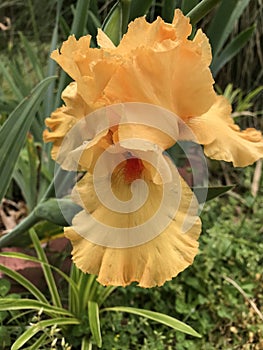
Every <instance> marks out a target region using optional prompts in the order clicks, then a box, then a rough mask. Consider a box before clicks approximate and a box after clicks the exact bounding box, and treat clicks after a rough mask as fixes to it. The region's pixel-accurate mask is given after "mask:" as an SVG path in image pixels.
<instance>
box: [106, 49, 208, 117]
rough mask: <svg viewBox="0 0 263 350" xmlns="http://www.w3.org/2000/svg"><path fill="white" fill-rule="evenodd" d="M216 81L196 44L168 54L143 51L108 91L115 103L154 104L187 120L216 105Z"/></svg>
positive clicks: (116, 74)
mask: <svg viewBox="0 0 263 350" xmlns="http://www.w3.org/2000/svg"><path fill="white" fill-rule="evenodd" d="M213 82H214V80H213V78H212V75H211V72H210V70H209V68H208V66H207V65H206V64H205V62H204V61H203V60H201V58H200V55H199V54H198V53H197V52H196V51H195V50H193V49H192V45H180V46H178V47H176V48H174V49H172V50H169V51H167V52H153V51H152V50H150V49H143V48H141V49H137V51H136V55H135V57H134V58H131V59H130V60H129V61H127V63H125V64H123V65H122V66H121V67H120V68H119V69H118V70H117V71H116V73H115V74H114V75H113V77H112V79H111V80H110V81H109V83H108V85H107V86H106V88H105V90H104V92H105V95H106V96H107V98H108V99H109V101H111V103H118V102H144V103H151V104H154V105H158V106H161V107H163V108H166V109H168V110H170V111H172V112H173V113H175V114H176V115H177V116H179V117H180V118H182V119H187V118H188V117H190V116H195V115H200V114H203V113H205V112H206V111H207V110H208V109H209V108H210V106H211V105H212V104H213V103H214V101H215V92H214V90H213Z"/></svg>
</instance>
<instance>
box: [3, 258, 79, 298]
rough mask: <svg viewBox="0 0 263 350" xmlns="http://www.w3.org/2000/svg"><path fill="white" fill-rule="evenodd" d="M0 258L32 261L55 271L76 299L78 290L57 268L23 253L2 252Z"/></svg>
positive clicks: (71, 280) (70, 279)
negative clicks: (68, 286)
mask: <svg viewBox="0 0 263 350" xmlns="http://www.w3.org/2000/svg"><path fill="white" fill-rule="evenodd" d="M0 256H5V257H9V258H15V259H23V260H27V261H32V262H36V263H38V264H42V265H45V266H48V267H49V268H51V269H52V270H54V271H56V272H57V273H58V274H59V275H60V276H61V277H62V278H64V279H65V281H66V282H67V283H68V284H69V285H70V287H71V290H72V293H74V297H75V298H78V289H77V285H76V283H75V282H74V281H73V279H72V278H70V277H69V276H68V275H66V274H65V273H64V272H62V271H61V270H60V269H58V268H57V267H55V266H52V265H50V264H48V263H46V262H43V261H41V260H39V259H38V258H35V257H33V256H30V255H27V254H23V253H16V252H4V253H0Z"/></svg>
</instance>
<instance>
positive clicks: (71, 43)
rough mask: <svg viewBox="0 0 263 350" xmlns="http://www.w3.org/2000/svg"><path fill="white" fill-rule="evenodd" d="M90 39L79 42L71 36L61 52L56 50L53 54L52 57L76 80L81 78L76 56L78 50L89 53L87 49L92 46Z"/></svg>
mask: <svg viewBox="0 0 263 350" xmlns="http://www.w3.org/2000/svg"><path fill="white" fill-rule="evenodd" d="M90 39H91V36H90V35H86V36H83V37H81V38H80V39H79V40H77V39H76V38H75V36H74V35H71V36H69V38H68V40H66V41H64V43H63V44H62V46H61V49H60V50H55V51H53V52H52V53H51V56H50V57H51V58H52V59H53V60H55V61H56V62H57V63H58V64H59V65H60V66H61V67H62V68H63V70H64V71H65V72H66V73H68V75H69V76H71V78H72V79H74V80H76V79H77V78H79V77H80V76H81V74H80V70H79V67H78V65H77V64H76V62H75V60H74V56H75V54H76V51H78V50H79V51H81V52H85V51H87V48H89V46H90Z"/></svg>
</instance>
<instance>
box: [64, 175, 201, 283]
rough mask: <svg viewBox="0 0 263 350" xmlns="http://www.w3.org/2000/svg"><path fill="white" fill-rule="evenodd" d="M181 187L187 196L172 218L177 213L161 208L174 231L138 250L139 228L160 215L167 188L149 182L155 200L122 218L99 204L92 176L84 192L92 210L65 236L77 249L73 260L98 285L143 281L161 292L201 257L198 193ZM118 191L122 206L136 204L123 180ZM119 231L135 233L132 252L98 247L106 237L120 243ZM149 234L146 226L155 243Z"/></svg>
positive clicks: (142, 232) (145, 233)
mask: <svg viewBox="0 0 263 350" xmlns="http://www.w3.org/2000/svg"><path fill="white" fill-rule="evenodd" d="M178 181H179V183H178V185H180V186H181V191H182V192H181V196H180V200H179V203H178V208H177V210H176V213H175V214H174V216H172V217H171V208H161V210H162V211H163V213H164V215H166V216H167V217H169V224H168V226H167V227H165V228H164V230H163V231H161V233H160V234H159V235H157V236H156V237H154V238H153V239H151V240H149V238H148V241H146V242H143V243H141V244H140V245H135V246H132V244H131V243H132V242H133V239H134V231H133V230H134V228H135V227H138V226H139V225H141V224H142V223H143V222H146V221H147V220H149V219H150V218H151V217H152V216H153V214H154V213H156V210H158V209H159V210H160V208H158V206H160V205H163V204H162V203H161V202H160V198H161V192H162V190H161V186H158V185H154V184H152V183H150V182H148V183H147V184H148V186H150V190H149V191H150V196H149V197H148V200H147V201H146V203H145V205H144V207H143V210H137V211H135V212H134V213H130V214H125V213H122V214H120V213H114V212H113V211H111V210H110V209H107V208H105V206H104V205H102V204H101V203H100V204H99V202H98V198H97V196H96V193H95V191H94V187H93V183H92V179H91V176H89V175H88V177H87V178H86V180H85V186H86V189H85V190H83V189H81V191H83V193H84V192H85V197H86V198H89V200H88V201H85V204H87V205H88V208H87V207H85V210H83V211H82V212H80V213H79V214H77V215H76V216H75V218H74V219H73V226H72V227H69V228H65V235H66V237H67V238H69V239H70V240H71V242H72V245H73V251H72V255H73V257H72V259H73V261H74V263H75V264H76V266H77V267H78V268H80V269H81V270H83V271H84V272H87V273H92V274H97V275H98V281H99V282H100V283H101V284H103V285H117V286H119V285H121V286H126V285H128V284H130V283H132V282H134V281H137V282H138V283H139V286H141V287H145V288H149V287H154V286H161V285H162V284H163V283H164V282H165V281H167V280H170V279H172V278H173V277H175V276H176V275H177V274H178V273H179V272H181V271H182V270H184V269H185V268H187V267H188V266H189V265H190V264H192V262H193V259H194V257H195V255H196V254H197V252H198V242H197V239H198V237H199V234H200V220H199V219H198V218H197V216H196V213H197V203H196V201H195V200H193V193H192V192H191V190H190V189H189V188H188V186H187V185H186V184H185V183H184V182H183V180H179V178H178ZM81 186H84V183H82V184H81ZM112 186H113V191H114V193H115V194H116V196H119V198H121V199H122V200H124V199H126V200H127V199H129V198H130V194H131V189H130V185H127V184H125V183H124V182H123V181H121V178H119V181H117V182H116V183H114V182H113V184H112ZM156 202H157V204H156ZM87 209H88V211H87ZM189 209H191V210H189ZM165 213H166V214H165ZM94 217H95V219H96V220H94ZM101 221H102V222H103V224H104V225H105V229H104V231H103V230H102V229H101V227H100V222H101ZM186 221H192V224H191V225H189V226H188V227H187V229H186V231H185V232H184V233H183V232H182V231H183V226H184V225H185V223H186ZM116 228H119V229H120V230H122V235H124V234H126V233H125V232H126V231H125V232H124V230H125V229H127V228H128V230H130V233H131V235H130V240H131V242H129V244H130V246H129V244H128V247H122V248H115V247H112V246H109V245H104V246H103V245H102V244H96V242H94V239H95V241H96V238H97V237H98V236H99V237H100V238H101V236H103V237H102V238H103V239H105V241H107V240H108V238H107V237H109V236H112V238H109V240H112V242H114V234H115V231H113V230H114V229H116ZM148 230H149V226H148ZM148 230H146V229H145V228H144V227H143V226H141V229H140V231H139V234H140V235H141V236H142V237H144V236H145V240H147V237H149V235H148V233H149V231H148ZM85 232H88V237H91V240H90V239H87V238H84V237H85ZM116 243H118V242H116Z"/></svg>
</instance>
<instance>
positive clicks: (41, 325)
mask: <svg viewBox="0 0 263 350" xmlns="http://www.w3.org/2000/svg"><path fill="white" fill-rule="evenodd" d="M79 323H80V321H79V320H77V319H76V318H53V319H51V320H44V321H40V322H38V323H36V324H34V325H33V326H30V328H28V329H27V330H26V331H25V332H24V333H23V334H22V335H21V336H20V337H19V338H18V339H17V340H16V341H15V342H14V344H13V345H12V347H11V350H19V349H21V347H22V346H23V345H24V344H25V343H26V342H27V341H28V340H30V339H31V338H32V337H33V336H34V335H35V334H37V333H38V332H40V331H44V330H45V329H46V328H48V327H52V326H54V325H57V326H65V325H73V324H79Z"/></svg>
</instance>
